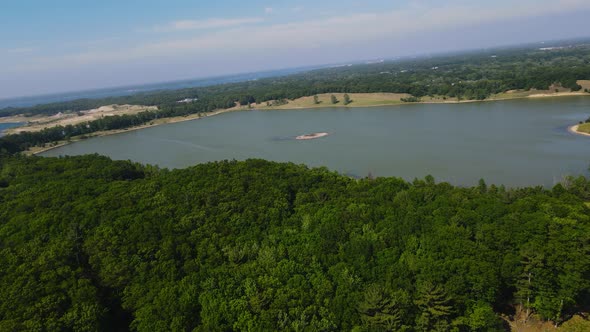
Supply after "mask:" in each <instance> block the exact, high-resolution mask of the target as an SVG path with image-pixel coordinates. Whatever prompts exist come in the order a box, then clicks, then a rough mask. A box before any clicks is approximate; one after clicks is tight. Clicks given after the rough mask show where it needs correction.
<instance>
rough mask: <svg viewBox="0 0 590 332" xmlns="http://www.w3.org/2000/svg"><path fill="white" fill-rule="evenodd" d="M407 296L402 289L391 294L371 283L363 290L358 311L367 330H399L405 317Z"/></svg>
mask: <svg viewBox="0 0 590 332" xmlns="http://www.w3.org/2000/svg"><path fill="white" fill-rule="evenodd" d="M408 298H409V297H408V294H407V293H406V292H405V291H403V290H399V291H397V292H395V293H394V294H391V293H390V292H389V291H387V290H386V289H385V288H384V287H382V286H378V285H371V286H369V287H368V288H367V290H365V293H364V298H363V300H362V301H361V302H360V303H359V305H358V311H359V313H360V314H361V319H362V320H363V323H364V325H365V326H366V327H367V328H369V330H386V331H399V330H400V329H401V327H402V325H403V322H404V319H405V318H406V317H407V312H406V307H407V304H408Z"/></svg>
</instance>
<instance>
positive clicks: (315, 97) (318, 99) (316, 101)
mask: <svg viewBox="0 0 590 332" xmlns="http://www.w3.org/2000/svg"><path fill="white" fill-rule="evenodd" d="M313 103H314V104H316V105H317V104H319V103H320V98H319V97H318V95H314V96H313Z"/></svg>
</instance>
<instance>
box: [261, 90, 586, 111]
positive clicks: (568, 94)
mask: <svg viewBox="0 0 590 332" xmlns="http://www.w3.org/2000/svg"><path fill="white" fill-rule="evenodd" d="M554 97H560V98H561V97H590V93H587V92H557V93H539V94H531V95H526V96H513V97H496V98H494V97H492V98H487V99H483V100H475V99H468V100H451V99H447V100H430V101H418V102H395V103H382V104H371V105H358V104H357V105H355V104H354V100H353V101H352V103H351V104H348V105H343V104H340V103H338V104H329V105H309V106H292V107H289V104H287V105H281V106H276V107H273V106H262V107H260V108H253V109H256V110H260V111H267V110H268V111H275V110H277V111H280V110H300V109H321V108H361V107H366V108H369V107H384V106H402V105H416V104H466V103H485V102H494V101H508V100H519V99H532V100H535V99H543V98H554ZM302 98H306V97H302Z"/></svg>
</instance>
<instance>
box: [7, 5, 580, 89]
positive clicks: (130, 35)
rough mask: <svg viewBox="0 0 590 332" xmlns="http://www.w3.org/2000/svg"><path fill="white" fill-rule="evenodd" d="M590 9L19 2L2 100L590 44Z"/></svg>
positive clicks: (11, 11)
mask: <svg viewBox="0 0 590 332" xmlns="http://www.w3.org/2000/svg"><path fill="white" fill-rule="evenodd" d="M587 17H590V1H587V0H552V1H548V0H522V1H519V2H517V3H514V2H513V1H508V0H497V1H481V0H480V1H467V0H449V1H441V0H403V1H388V0H371V1H358V0H341V1H335V0H329V1H323V2H321V3H318V2H314V1H311V0H299V1H285V0H268V1H261V0H253V1H248V2H247V3H244V2H243V1H238V0H220V1H217V2H215V3H213V4H211V3H200V1H199V2H196V1H190V0H174V1H167V2H165V3H164V2H160V1H151V0H146V1H139V0H130V1H125V2H124V3H120V1H114V0H103V1H100V2H92V3H82V2H80V1H75V0H58V1H54V2H46V1H41V0H21V1H18V2H10V3H8V4H4V6H3V10H2V11H1V12H0V27H1V28H0V39H1V40H2V45H0V99H3V98H10V97H17V96H30V95H39V94H48V93H58V92H64V91H73V90H85V89H95V88H103V87H112V86H124V85H133V84H146V83H152V82H162V81H172V80H180V79H191V78H198V77H210V76H220V75H227V74H232V73H244V72H255V71H262V70H272V69H279V68H287V67H300V66H310V65H317V64H325V63H338V62H347V61H353V60H359V59H370V58H391V57H396V56H406V55H413V54H424V53H436V52H445V51H452V50H460V49H468V48H483V47H494V46H501V45H510V44H517V43H527V42H533V41H541V40H557V39H570V38H579V37H588V36H589V35H588V32H587V27H586V26H585V25H586V23H585V22H586V20H587Z"/></svg>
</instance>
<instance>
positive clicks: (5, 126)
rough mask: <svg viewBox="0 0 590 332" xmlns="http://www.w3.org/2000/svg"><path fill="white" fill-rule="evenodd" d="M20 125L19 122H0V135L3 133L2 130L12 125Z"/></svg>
mask: <svg viewBox="0 0 590 332" xmlns="http://www.w3.org/2000/svg"><path fill="white" fill-rule="evenodd" d="M20 125H21V123H0V136H3V135H4V130H6V129H9V128H13V127H18V126H20Z"/></svg>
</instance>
